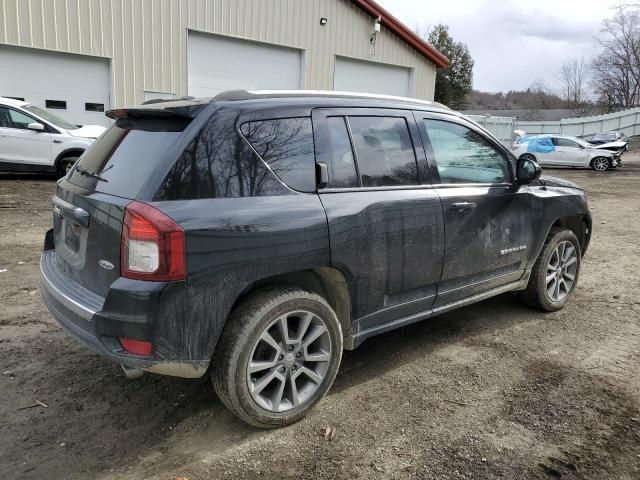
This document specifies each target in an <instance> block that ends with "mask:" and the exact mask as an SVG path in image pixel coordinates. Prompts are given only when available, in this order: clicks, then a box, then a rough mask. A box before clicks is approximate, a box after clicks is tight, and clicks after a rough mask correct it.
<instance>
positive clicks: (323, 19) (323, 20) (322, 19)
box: [320, 17, 328, 25]
mask: <svg viewBox="0 0 640 480" xmlns="http://www.w3.org/2000/svg"><path fill="white" fill-rule="evenodd" d="M327 21H328V20H327V19H326V18H324V17H322V18H321V19H320V25H326V24H327Z"/></svg>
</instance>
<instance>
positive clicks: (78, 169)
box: [76, 164, 113, 183]
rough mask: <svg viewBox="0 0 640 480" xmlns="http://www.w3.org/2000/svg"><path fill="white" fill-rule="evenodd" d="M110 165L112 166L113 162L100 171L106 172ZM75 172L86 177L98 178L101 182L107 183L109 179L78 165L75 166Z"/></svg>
mask: <svg viewBox="0 0 640 480" xmlns="http://www.w3.org/2000/svg"><path fill="white" fill-rule="evenodd" d="M111 167H113V164H111V165H109V167H107V168H105V169H104V170H103V171H102V173H104V172H106V171H107V170H109V169H110V168H111ZM76 172H78V173H79V174H80V175H86V176H87V177H91V178H95V179H96V180H100V181H101V182H107V183H109V180H107V179H106V178H104V177H102V176H100V174H99V173H96V172H92V171H91V170H87V169H86V168H82V167H81V166H80V165H78V166H76Z"/></svg>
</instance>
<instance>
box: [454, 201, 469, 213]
mask: <svg viewBox="0 0 640 480" xmlns="http://www.w3.org/2000/svg"><path fill="white" fill-rule="evenodd" d="M474 208H476V204H475V203H473V202H460V203H452V204H451V205H449V210H451V211H453V212H460V213H467V212H470V211H471V210H473V209H474Z"/></svg>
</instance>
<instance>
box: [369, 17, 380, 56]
mask: <svg viewBox="0 0 640 480" xmlns="http://www.w3.org/2000/svg"><path fill="white" fill-rule="evenodd" d="M381 20H382V17H378V18H376V21H375V22H373V33H372V34H371V36H370V37H369V43H371V46H372V47H373V56H374V57H375V55H376V42H377V41H378V33H379V32H380V21H381Z"/></svg>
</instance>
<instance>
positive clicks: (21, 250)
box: [0, 153, 640, 480]
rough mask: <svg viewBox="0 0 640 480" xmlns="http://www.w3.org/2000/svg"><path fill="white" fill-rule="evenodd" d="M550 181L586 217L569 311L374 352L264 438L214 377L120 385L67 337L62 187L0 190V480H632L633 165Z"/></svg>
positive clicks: (636, 158)
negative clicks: (41, 265)
mask: <svg viewBox="0 0 640 480" xmlns="http://www.w3.org/2000/svg"><path fill="white" fill-rule="evenodd" d="M547 173H549V174H552V175H556V176H561V177H565V178H568V179H571V180H574V181H576V182H578V183H580V184H581V185H583V186H584V187H585V188H586V190H587V192H588V195H589V200H590V205H591V207H592V210H593V215H594V219H595V221H594V236H593V239H592V243H591V247H590V249H589V251H588V252H587V255H586V257H585V259H584V263H583V272H582V274H581V276H580V285H579V287H578V290H577V292H576V294H575V296H574V298H573V300H572V301H571V302H570V304H569V305H568V306H567V307H566V308H565V309H564V310H562V311H560V312H556V313H552V314H542V313H540V312H537V311H534V310H531V309H528V308H526V307H524V306H522V305H520V304H519V303H518V302H517V301H516V300H515V299H514V297H513V296H512V295H503V296H500V297H497V298H494V299H492V300H489V301H485V302H482V303H480V304H477V305H474V306H471V307H468V308H464V309H462V310H458V311H456V312H451V313H449V314H446V315H443V316H441V317H437V318H435V319H431V320H428V321H426V322H424V323H422V324H417V325H413V326H410V327H407V328H404V329H401V330H399V331H395V332H392V333H389V334H386V335H383V336H380V337H377V338H374V339H372V340H369V341H367V342H365V344H364V345H362V346H361V347H360V348H359V349H358V350H356V351H354V352H346V353H345V355H344V358H343V365H342V367H341V369H340V372H339V374H338V378H337V380H336V383H335V385H334V387H333V389H332V390H331V392H330V394H329V395H328V397H327V398H326V399H325V400H324V401H323V402H322V403H321V404H320V405H319V406H318V408H316V409H315V410H314V411H313V412H312V413H311V414H310V415H309V416H308V417H307V418H306V419H304V420H303V421H301V422H299V423H298V424H296V425H293V426H290V427H287V428H283V429H279V430H275V431H267V432H265V431H258V430H255V429H252V428H249V427H247V426H245V425H243V424H242V423H240V422H239V421H238V420H236V419H235V418H234V417H232V416H231V415H230V414H229V413H228V412H227V411H226V410H225V409H224V408H223V407H222V405H221V404H220V401H219V400H218V399H217V398H216V397H215V394H214V393H213V391H212V389H211V387H210V384H209V381H208V380H207V379H202V380H198V381H191V380H181V379H175V378H164V377H159V376H153V375H145V376H144V377H143V378H142V379H140V380H136V381H130V380H126V379H125V378H124V376H123V374H122V373H121V371H120V369H119V367H118V366H116V365H113V364H111V363H109V362H108V361H106V360H102V359H101V358H98V357H96V356H95V355H93V354H91V353H90V352H88V351H86V350H85V349H84V348H82V347H81V346H80V345H79V344H77V343H76V342H75V341H74V340H73V339H72V338H70V337H69V336H68V335H66V334H65V333H64V332H63V331H62V330H61V328H60V327H58V326H57V325H56V323H55V322H54V321H53V320H52V319H51V317H50V316H49V315H48V313H47V311H46V309H45V307H44V306H43V304H42V302H41V300H40V292H39V276H38V257H39V254H40V250H41V245H42V240H43V235H44V232H45V231H46V229H48V228H49V225H50V222H51V214H50V208H49V197H50V195H51V194H52V193H53V187H54V182H53V180H51V179H44V178H40V177H35V176H21V177H15V176H13V177H12V176H4V177H0V218H1V219H2V221H1V222H0V292H1V293H2V296H1V297H0V298H1V300H0V372H1V374H0V477H1V478H21V479H22V478H24V479H43V478H47V479H76V478H82V479H85V478H104V479H116V478H117V479H129V478H130V479H141V478H153V479H159V480H165V479H167V480H169V479H171V480H174V479H176V478H181V477H183V478H186V479H189V480H198V479H202V480H204V479H210V478H257V477H258V476H260V477H259V478H296V479H298V478H302V479H315V478H326V479H333V478H362V479H365V478H366V479H370V478H384V479H387V478H392V479H395V478H397V479H405V478H419V479H422V478H424V479H427V478H429V479H431V478H438V479H447V478H468V479H470V478H474V479H478V478H513V479H519V478H521V479H531V478H565V479H578V478H579V479H605V478H621V479H625V478H626V479H637V478H640V411H639V407H640V369H639V368H638V367H639V366H640V348H639V347H640V295H639V294H638V291H640V275H639V274H638V270H639V269H640V246H639V242H638V238H639V237H640V214H639V210H640V154H634V153H629V154H627V155H626V157H625V166H624V168H622V169H621V170H619V171H615V172H607V173H605V174H596V173H594V172H590V171H579V170H553V171H551V170H549V171H548V172H547ZM38 401H39V402H42V403H44V404H45V405H46V406H47V407H45V406H43V405H39V404H38V406H35V407H33V408H24V409H23V408H22V407H28V406H30V405H33V404H36V403H37V402H38Z"/></svg>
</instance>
